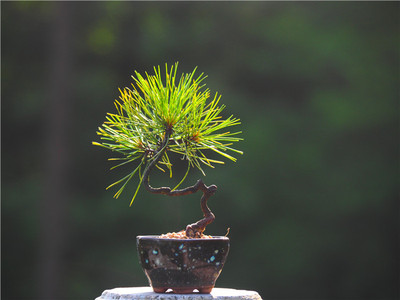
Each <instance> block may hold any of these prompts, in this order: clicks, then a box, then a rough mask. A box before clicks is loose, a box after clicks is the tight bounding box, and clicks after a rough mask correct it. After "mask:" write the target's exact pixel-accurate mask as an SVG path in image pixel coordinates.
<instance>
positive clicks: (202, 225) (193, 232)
mask: <svg viewBox="0 0 400 300" xmlns="http://www.w3.org/2000/svg"><path fill="white" fill-rule="evenodd" d="M171 133H172V132H171V130H167V131H166V132H165V136H164V139H163V141H162V143H161V146H160V147H159V149H158V150H157V152H156V153H155V154H154V158H153V160H152V161H151V162H150V163H149V164H148V165H147V167H146V169H145V171H144V172H143V184H144V186H145V188H146V189H147V190H148V191H149V192H151V193H154V194H162V195H167V196H184V195H189V194H194V193H196V192H197V191H199V190H201V191H202V192H203V196H202V197H201V200H200V205H201V210H202V211H203V215H204V218H203V219H201V220H199V221H197V222H196V223H193V224H190V225H187V226H186V235H187V236H188V237H191V238H198V237H201V235H202V234H203V232H204V230H205V229H206V226H207V225H209V224H210V223H212V222H213V221H214V219H215V216H214V214H213V213H212V212H211V210H210V208H209V207H208V206H207V201H208V198H210V197H211V196H212V195H214V193H215V192H216V191H217V186H216V185H214V184H213V185H210V186H207V185H205V184H204V183H203V181H202V180H201V179H199V180H198V181H197V182H196V184H195V185H192V186H189V187H187V188H184V189H179V190H171V188H170V187H159V188H154V187H152V186H151V185H150V180H149V175H150V172H151V170H152V169H153V167H154V166H155V165H156V164H157V163H158V161H159V160H160V159H161V158H162V156H163V154H164V152H165V150H166V148H167V145H168V142H169V138H170V136H171Z"/></svg>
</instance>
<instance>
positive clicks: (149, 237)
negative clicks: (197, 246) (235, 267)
mask: <svg viewBox="0 0 400 300" xmlns="http://www.w3.org/2000/svg"><path fill="white" fill-rule="evenodd" d="M211 237H212V238H210V239H199V238H190V239H178V238H161V237H160V236H159V235H138V236H136V239H137V240H139V239H143V240H161V241H162V240H165V241H179V242H181V243H182V242H189V241H205V242H206V241H229V238H228V237H227V236H218V235H217V236H214V235H212V236H211Z"/></svg>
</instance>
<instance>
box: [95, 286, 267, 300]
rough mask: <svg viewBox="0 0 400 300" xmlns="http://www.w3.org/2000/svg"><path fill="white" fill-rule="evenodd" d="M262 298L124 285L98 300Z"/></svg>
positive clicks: (216, 291)
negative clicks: (162, 291)
mask: <svg viewBox="0 0 400 300" xmlns="http://www.w3.org/2000/svg"><path fill="white" fill-rule="evenodd" d="M111 299H119V300H262V298H261V297H260V295H259V294H258V293H257V292H255V291H246V290H235V289H225V288H214V289H213V290H212V292H211V294H200V293H194V294H172V293H165V294H156V293H154V292H153V289H152V288H150V287H124V288H114V289H111V290H105V291H104V292H103V294H102V295H101V296H100V297H98V298H96V300H111Z"/></svg>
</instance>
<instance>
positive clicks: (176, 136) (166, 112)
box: [93, 63, 243, 204]
mask: <svg viewBox="0 0 400 300" xmlns="http://www.w3.org/2000/svg"><path fill="white" fill-rule="evenodd" d="M177 67H178V63H175V65H174V66H171V67H170V68H168V66H167V65H165V73H164V74H162V72H161V68H160V67H159V66H158V67H157V68H156V67H155V68H154V75H149V74H148V73H145V76H142V75H141V74H139V73H138V72H136V71H135V76H132V78H133V80H134V83H133V84H132V88H131V89H130V88H127V87H126V88H124V89H119V91H120V97H119V100H116V101H115V107H116V113H108V114H107V116H106V121H105V122H104V123H103V124H102V126H101V127H99V129H98V131H97V134H98V135H99V136H100V139H101V141H100V142H93V145H96V146H101V147H104V148H107V149H109V150H112V151H115V152H117V153H120V154H121V155H122V158H119V159H112V160H122V161H123V162H120V163H119V164H117V165H116V166H114V167H113V168H112V169H114V168H116V167H119V166H122V165H125V164H128V163H132V162H135V161H137V162H138V164H137V165H136V166H135V167H134V170H133V171H132V172H131V173H129V174H128V175H127V176H125V177H123V178H122V179H120V180H118V181H116V182H115V183H113V184H111V185H110V186H109V187H112V186H114V185H117V184H120V183H122V182H123V185H122V186H121V188H120V189H119V190H118V191H117V193H116V194H115V197H116V198H117V197H118V196H119V195H120V194H121V193H122V191H123V190H124V188H125V186H126V184H127V183H128V182H129V181H130V179H132V178H133V176H134V175H135V174H136V173H138V174H139V185H138V188H137V189H136V191H135V195H134V197H133V198H132V202H131V204H132V203H133V200H134V199H135V197H136V194H137V193H138V191H139V186H140V184H141V182H142V177H141V170H142V167H146V165H147V164H148V163H149V162H150V161H151V160H152V157H153V156H154V155H156V154H157V153H158V151H159V150H160V149H159V147H160V143H161V141H162V140H163V137H164V136H165V132H166V131H167V130H168V131H170V132H172V134H171V136H170V139H169V141H168V144H167V148H166V151H164V154H163V157H162V158H161V160H159V162H158V163H157V165H156V167H157V168H158V169H160V170H162V171H163V172H164V171H165V169H164V168H167V170H168V171H169V174H170V176H171V177H172V174H173V164H172V163H171V161H170V159H169V156H168V152H173V153H177V154H180V155H182V157H183V158H184V159H185V160H187V161H188V169H187V172H186V174H185V176H184V177H183V179H182V180H181V182H180V183H179V184H178V186H180V185H181V184H182V182H183V181H184V180H185V179H186V177H187V175H188V173H189V170H190V168H194V167H196V168H198V169H199V170H200V171H201V172H202V173H203V174H204V175H205V173H204V171H203V170H202V168H201V164H204V165H207V166H209V167H214V164H222V163H223V161H219V160H216V159H211V158H208V157H207V156H206V151H211V152H214V153H217V154H219V155H221V156H222V157H224V158H226V159H229V160H231V161H236V158H235V157H233V156H232V155H231V154H229V153H227V151H230V152H233V153H237V154H242V153H243V152H242V151H239V150H236V149H234V148H232V147H231V145H232V143H234V142H238V141H240V140H241V138H239V137H237V135H238V134H240V133H241V132H240V131H239V132H230V131H226V128H228V127H232V126H236V125H239V124H240V120H239V119H237V118H234V117H233V116H230V117H228V118H227V119H223V118H222V116H221V113H222V111H223V110H224V108H225V105H219V101H220V99H221V96H220V95H217V94H215V96H214V98H213V99H212V100H211V101H208V99H209V98H210V91H209V90H208V89H205V88H204V87H205V84H203V83H202V82H203V80H204V79H205V78H206V76H204V75H203V74H200V75H199V76H198V77H195V71H196V69H194V71H193V72H191V73H189V74H182V75H181V77H180V78H178V77H177ZM163 167H164V168H163ZM178 186H177V187H178ZM109 187H108V188H109ZM177 187H175V189H176V188H177Z"/></svg>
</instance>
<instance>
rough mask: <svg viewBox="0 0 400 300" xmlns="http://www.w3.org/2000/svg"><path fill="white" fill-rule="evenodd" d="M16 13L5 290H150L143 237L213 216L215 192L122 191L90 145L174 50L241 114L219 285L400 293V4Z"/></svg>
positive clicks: (222, 209)
mask: <svg viewBox="0 0 400 300" xmlns="http://www.w3.org/2000/svg"><path fill="white" fill-rule="evenodd" d="M1 25H2V26H1V39H2V40H1V41H2V52H1V86H2V90H1V93H2V95H1V96H2V135H1V138H2V191H1V193H2V199H1V219H2V224H1V225H2V226H1V230H2V236H1V239H2V240H1V242H2V243H1V245H2V249H1V250H2V261H1V269H2V276H1V283H2V289H1V290H2V291H1V296H2V299H94V298H95V297H97V296H99V295H100V294H101V292H102V291H103V290H104V289H107V288H113V287H117V286H143V285H147V281H146V278H145V276H144V273H142V271H141V268H140V266H139V262H138V259H137V254H136V249H135V247H136V246H135V236H136V235H141V234H159V233H165V232H168V231H177V230H180V229H183V228H184V227H185V226H186V224H188V223H191V222H193V221H196V220H198V219H199V218H200V217H201V211H200V207H199V195H193V196H190V197H189V196H188V197H185V198H182V199H170V198H165V197H162V196H157V195H150V194H148V193H147V192H146V191H144V190H142V191H141V192H140V194H139V195H138V198H137V199H136V200H135V203H134V205H133V207H131V208H129V207H128V205H129V201H130V196H131V192H132V191H133V189H134V188H135V184H134V183H132V184H131V188H130V190H129V191H128V192H126V193H124V194H123V195H122V196H121V197H120V198H119V199H118V200H116V199H113V198H112V195H113V191H105V187H106V186H107V185H108V184H110V183H112V182H113V180H115V179H117V178H119V177H121V176H122V175H124V174H125V173H124V172H123V170H116V171H112V172H110V171H109V170H108V169H109V168H110V167H111V163H109V162H107V161H106V159H107V158H108V157H109V156H110V153H108V152H107V151H106V150H104V149H101V148H99V147H93V146H92V145H91V141H92V140H96V139H97V137H96V134H95V132H96V130H97V127H98V126H99V125H100V124H101V123H102V122H103V121H104V117H105V114H106V112H108V111H110V112H111V111H113V109H114V107H113V100H114V99H115V98H117V97H118V88H119V87H125V86H128V85H130V82H131V80H130V75H132V74H133V71H134V70H137V71H139V72H144V71H151V70H152V67H153V66H155V65H164V63H166V62H167V63H168V64H172V63H174V62H175V61H179V62H180V65H179V68H180V71H181V72H189V71H192V70H193V68H194V67H195V66H198V71H199V73H201V72H204V73H206V74H207V75H208V79H207V80H206V83H207V86H208V87H209V88H210V89H211V91H212V92H218V93H221V94H222V100H221V101H222V103H224V104H226V105H227V110H226V114H227V115H229V114H234V115H235V116H237V117H239V118H241V120H242V124H243V125H242V126H241V129H242V130H243V135H242V136H243V137H244V141H243V142H240V143H239V144H237V147H238V148H239V149H241V150H243V151H244V153H245V154H244V155H243V156H240V157H239V160H238V162H237V163H235V164H234V163H231V162H228V163H227V164H226V165H225V166H222V167H217V168H215V169H208V170H206V172H207V176H206V177H205V178H204V181H205V182H206V184H211V183H215V184H217V185H218V187H219V189H218V193H217V194H216V196H215V197H213V198H212V199H210V202H209V205H210V207H211V208H212V210H213V211H214V213H215V214H216V216H217V218H216V221H215V222H214V223H213V224H212V225H210V226H209V227H208V233H209V234H213V235H224V234H225V233H226V230H227V228H228V227H230V228H231V230H230V234H229V237H230V238H231V252H230V255H229V257H228V261H227V264H226V265H225V268H224V270H223V272H222V274H221V276H220V278H219V279H218V281H217V286H219V287H230V288H239V289H251V290H257V291H258V292H259V293H260V294H261V296H262V297H263V298H264V299H398V298H399V289H398V285H399V199H398V196H399V189H398V183H399V180H398V179H399V178H398V176H399V172H398V167H399V140H398V138H399V124H398V120H399V106H398V97H399V26H400V24H399V2H2V3H1ZM182 172H184V171H182ZM180 175H181V174H179V173H178V174H177V177H178V178H177V179H176V180H179V178H180ZM200 176H201V174H200V173H196V172H195V173H193V174H191V177H190V178H189V179H188V181H187V182H188V183H191V182H193V183H194V182H195V180H196V179H198V178H200ZM156 180H157V182H158V183H159V184H163V185H164V184H168V182H170V181H169V179H168V178H167V177H159V178H157V179H156ZM154 185H157V184H156V183H155V184H154Z"/></svg>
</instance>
